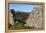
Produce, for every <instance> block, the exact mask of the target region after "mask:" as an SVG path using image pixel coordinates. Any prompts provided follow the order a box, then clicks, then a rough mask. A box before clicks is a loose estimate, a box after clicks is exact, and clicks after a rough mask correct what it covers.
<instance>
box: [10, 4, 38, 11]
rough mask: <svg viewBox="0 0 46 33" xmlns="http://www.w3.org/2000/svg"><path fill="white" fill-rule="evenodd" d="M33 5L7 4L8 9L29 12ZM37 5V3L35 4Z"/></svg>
mask: <svg viewBox="0 0 46 33" xmlns="http://www.w3.org/2000/svg"><path fill="white" fill-rule="evenodd" d="M33 6H34V5H31V4H9V9H15V10H17V11H18V10H19V11H21V12H31V11H32V9H33ZM35 6H37V7H38V5H35Z"/></svg>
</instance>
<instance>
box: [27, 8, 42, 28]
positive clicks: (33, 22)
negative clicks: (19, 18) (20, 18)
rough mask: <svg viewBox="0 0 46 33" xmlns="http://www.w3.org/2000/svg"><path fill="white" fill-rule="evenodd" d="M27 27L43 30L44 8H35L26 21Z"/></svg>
mask: <svg viewBox="0 0 46 33" xmlns="http://www.w3.org/2000/svg"><path fill="white" fill-rule="evenodd" d="M26 25H27V26H30V27H34V28H42V8H40V7H39V8H33V10H32V12H31V14H30V15H29V17H28V19H27V20H26Z"/></svg>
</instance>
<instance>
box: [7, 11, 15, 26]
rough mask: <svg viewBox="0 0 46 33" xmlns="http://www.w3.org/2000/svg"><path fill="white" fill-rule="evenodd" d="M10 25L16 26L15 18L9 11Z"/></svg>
mask: <svg viewBox="0 0 46 33" xmlns="http://www.w3.org/2000/svg"><path fill="white" fill-rule="evenodd" d="M8 23H10V24H11V25H13V24H14V20H13V16H12V13H11V11H9V22H8Z"/></svg>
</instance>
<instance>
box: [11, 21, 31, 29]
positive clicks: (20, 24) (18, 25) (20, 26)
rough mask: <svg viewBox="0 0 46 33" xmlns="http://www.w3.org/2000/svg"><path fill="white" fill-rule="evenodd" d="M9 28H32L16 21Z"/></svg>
mask: <svg viewBox="0 0 46 33" xmlns="http://www.w3.org/2000/svg"><path fill="white" fill-rule="evenodd" d="M10 29H11V30H16V29H32V27H29V26H25V25H24V23H22V22H18V21H16V22H15V23H14V25H12V27H10Z"/></svg>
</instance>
